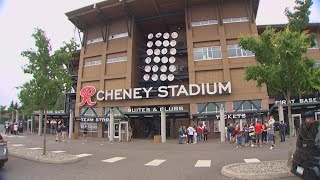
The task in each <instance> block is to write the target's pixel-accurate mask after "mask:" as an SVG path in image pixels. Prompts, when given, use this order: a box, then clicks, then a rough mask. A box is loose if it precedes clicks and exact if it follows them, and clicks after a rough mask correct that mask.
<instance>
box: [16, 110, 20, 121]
mask: <svg viewBox="0 0 320 180" xmlns="http://www.w3.org/2000/svg"><path fill="white" fill-rule="evenodd" d="M18 122H19V111H18V110H16V123H18Z"/></svg>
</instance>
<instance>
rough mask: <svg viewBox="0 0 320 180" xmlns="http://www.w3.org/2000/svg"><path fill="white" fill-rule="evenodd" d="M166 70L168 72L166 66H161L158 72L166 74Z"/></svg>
mask: <svg viewBox="0 0 320 180" xmlns="http://www.w3.org/2000/svg"><path fill="white" fill-rule="evenodd" d="M167 70H168V68H167V66H166V65H162V66H161V67H160V71H161V72H167Z"/></svg>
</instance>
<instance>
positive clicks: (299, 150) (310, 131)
mask: <svg viewBox="0 0 320 180" xmlns="http://www.w3.org/2000/svg"><path fill="white" fill-rule="evenodd" d="M291 172H292V173H293V174H295V175H296V176H298V177H300V178H302V179H306V180H319V179H320V123H319V121H313V120H311V119H309V120H307V121H305V122H303V123H302V124H301V126H300V132H299V134H298V137H297V145H296V151H295V152H294V154H293V158H292V166H291Z"/></svg>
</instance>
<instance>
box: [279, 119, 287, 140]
mask: <svg viewBox="0 0 320 180" xmlns="http://www.w3.org/2000/svg"><path fill="white" fill-rule="evenodd" d="M279 131H280V138H281V141H280V142H285V141H286V126H285V124H284V123H283V121H281V123H280V125H279Z"/></svg>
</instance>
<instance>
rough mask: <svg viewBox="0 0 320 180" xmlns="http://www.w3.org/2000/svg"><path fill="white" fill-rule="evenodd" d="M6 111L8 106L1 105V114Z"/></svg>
mask: <svg viewBox="0 0 320 180" xmlns="http://www.w3.org/2000/svg"><path fill="white" fill-rule="evenodd" d="M5 113H6V106H0V115H3V114H5Z"/></svg>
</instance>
